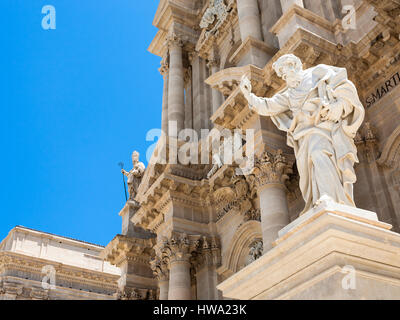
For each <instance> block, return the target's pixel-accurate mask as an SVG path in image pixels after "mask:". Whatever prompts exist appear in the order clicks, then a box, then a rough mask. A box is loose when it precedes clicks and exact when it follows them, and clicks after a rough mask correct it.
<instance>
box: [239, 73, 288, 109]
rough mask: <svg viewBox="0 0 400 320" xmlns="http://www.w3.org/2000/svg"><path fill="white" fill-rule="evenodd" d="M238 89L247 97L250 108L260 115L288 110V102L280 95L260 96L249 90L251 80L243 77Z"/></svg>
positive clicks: (250, 88)
mask: <svg viewBox="0 0 400 320" xmlns="http://www.w3.org/2000/svg"><path fill="white" fill-rule="evenodd" d="M240 89H241V90H242V93H243V95H244V97H245V98H246V99H247V102H248V103H249V106H250V108H251V109H254V110H255V111H256V112H257V113H258V114H259V115H261V116H276V115H278V114H280V113H283V112H286V111H288V110H289V107H288V105H289V103H288V101H287V99H285V98H284V97H283V96H282V95H280V94H277V95H275V96H274V97H272V98H260V97H257V96H256V95H255V94H254V93H252V92H251V90H252V87H251V82H250V80H249V79H248V78H246V77H243V78H242V82H241V84H240Z"/></svg>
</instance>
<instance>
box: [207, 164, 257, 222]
mask: <svg viewBox="0 0 400 320" xmlns="http://www.w3.org/2000/svg"><path fill="white" fill-rule="evenodd" d="M221 173H222V175H221V176H219V175H217V176H215V177H213V180H212V181H211V185H210V196H209V197H210V203H211V205H212V206H213V207H214V208H215V210H216V213H217V221H219V220H221V219H222V218H223V217H224V216H225V215H226V214H227V213H228V212H231V211H235V212H237V213H245V214H247V213H248V212H251V211H252V210H255V209H254V207H253V202H252V199H253V198H254V196H255V189H253V188H251V187H250V186H249V184H248V182H247V181H246V178H245V177H244V176H237V175H236V174H235V169H234V168H233V167H229V168H227V169H226V170H225V171H223V172H221ZM249 214H250V213H249Z"/></svg>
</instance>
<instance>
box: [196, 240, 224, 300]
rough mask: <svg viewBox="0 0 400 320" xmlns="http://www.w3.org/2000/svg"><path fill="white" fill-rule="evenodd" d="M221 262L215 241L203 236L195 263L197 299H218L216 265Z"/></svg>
mask: <svg viewBox="0 0 400 320" xmlns="http://www.w3.org/2000/svg"><path fill="white" fill-rule="evenodd" d="M220 263H221V252H220V249H219V248H218V246H217V244H216V242H215V241H213V240H211V241H208V240H207V239H206V238H205V237H203V241H202V248H201V251H200V252H198V258H197V265H196V280H197V300H219V295H218V290H217V285H218V273H217V267H218V266H219V265H220Z"/></svg>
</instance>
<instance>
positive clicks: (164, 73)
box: [159, 59, 169, 135]
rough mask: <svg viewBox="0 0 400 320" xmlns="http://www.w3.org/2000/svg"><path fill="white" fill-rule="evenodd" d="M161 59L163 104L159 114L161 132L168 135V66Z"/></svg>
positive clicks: (164, 60)
mask: <svg viewBox="0 0 400 320" xmlns="http://www.w3.org/2000/svg"><path fill="white" fill-rule="evenodd" d="M166 60H167V59H163V61H162V62H161V68H160V70H159V71H160V73H161V75H162V76H163V78H164V90H163V102H162V113H161V130H162V131H163V133H165V135H168V87H169V86H168V82H169V65H168V63H167V61H166Z"/></svg>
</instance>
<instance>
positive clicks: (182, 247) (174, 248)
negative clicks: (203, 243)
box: [161, 233, 193, 264]
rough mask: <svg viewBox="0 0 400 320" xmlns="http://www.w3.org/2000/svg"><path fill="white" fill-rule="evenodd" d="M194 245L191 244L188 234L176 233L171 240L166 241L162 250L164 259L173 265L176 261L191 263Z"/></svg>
mask: <svg viewBox="0 0 400 320" xmlns="http://www.w3.org/2000/svg"><path fill="white" fill-rule="evenodd" d="M192 245H193V243H192V244H191V242H190V240H189V238H188V236H187V235H186V234H184V233H183V234H178V233H175V234H173V235H172V236H171V238H170V239H168V240H165V241H164V243H163V246H162V248H161V252H162V256H163V258H166V259H165V261H168V264H171V263H173V262H176V261H186V262H189V261H190V258H191V257H192V254H191V251H192V250H193V246H192Z"/></svg>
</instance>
